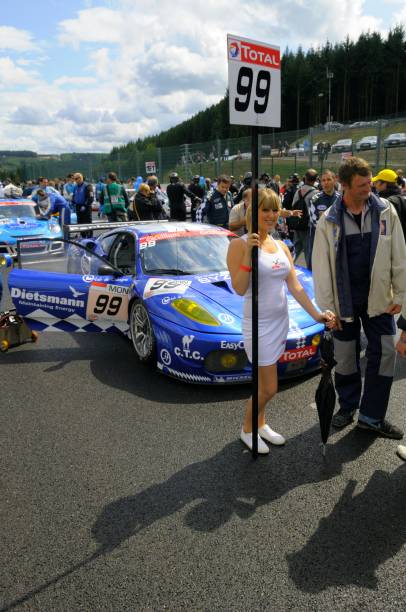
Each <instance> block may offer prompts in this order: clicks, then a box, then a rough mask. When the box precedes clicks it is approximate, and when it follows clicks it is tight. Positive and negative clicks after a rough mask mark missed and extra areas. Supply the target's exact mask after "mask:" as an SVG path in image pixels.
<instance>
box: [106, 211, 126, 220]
mask: <svg viewBox="0 0 406 612" xmlns="http://www.w3.org/2000/svg"><path fill="white" fill-rule="evenodd" d="M106 214H107V219H108V220H109V221H112V222H115V221H128V217H127V213H126V211H125V210H112V211H111V213H106Z"/></svg>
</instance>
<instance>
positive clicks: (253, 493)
mask: <svg viewBox="0 0 406 612" xmlns="http://www.w3.org/2000/svg"><path fill="white" fill-rule="evenodd" d="M365 433H368V432H363V431H361V430H358V431H356V430H352V431H350V432H349V433H348V434H347V435H346V436H345V437H343V438H341V439H340V440H339V441H338V442H337V443H336V444H335V445H331V446H329V449H328V455H327V459H323V457H322V455H321V453H320V452H319V442H320V432H319V427H318V426H314V427H312V428H311V429H308V430H307V431H305V432H304V433H301V434H299V435H298V436H296V437H294V438H292V439H290V440H289V441H288V443H287V444H286V446H285V447H284V448H283V449H282V448H275V447H273V448H272V453H271V455H269V456H266V457H260V458H259V459H258V461H253V460H252V458H251V454H250V453H249V452H243V451H242V445H241V443H240V442H239V441H238V442H232V443H230V444H228V445H227V446H225V447H224V448H223V449H222V450H221V451H220V452H219V453H217V454H216V455H214V457H212V458H210V459H208V460H206V461H202V462H199V463H194V464H192V465H189V466H187V467H185V468H184V469H182V470H180V471H179V472H177V473H176V474H174V475H173V476H171V477H170V478H169V479H168V480H166V481H164V482H162V483H160V484H156V485H153V486H152V487H149V488H147V489H145V490H144V491H141V492H140V493H137V494H136V495H133V496H131V497H124V498H121V499H118V500H117V501H115V502H112V503H110V504H108V505H107V506H106V507H105V508H104V510H103V512H102V513H101V514H100V516H99V517H98V519H97V521H96V523H95V524H94V526H93V528H92V535H93V537H94V538H95V540H96V541H97V543H98V545H99V547H100V549H101V550H103V551H105V552H107V551H112V550H114V549H115V548H116V547H117V546H120V545H121V544H122V543H123V542H125V541H126V540H127V539H128V538H130V537H133V536H135V535H136V534H137V533H139V532H140V531H141V530H142V529H145V528H146V527H149V526H150V525H152V524H153V523H155V522H156V521H159V520H161V519H162V518H164V517H167V516H170V515H171V514H174V513H176V512H178V511H180V510H182V508H184V507H185V506H187V505H189V504H193V503H196V502H197V504H196V505H194V506H193V508H191V509H190V510H189V511H188V512H187V514H186V516H185V519H184V520H185V524H186V525H187V526H188V527H189V528H190V529H193V530H196V531H208V532H209V531H213V530H216V529H219V528H220V527H221V526H222V525H224V524H225V523H226V522H227V521H229V520H230V518H231V517H232V516H233V515H234V514H236V515H237V516H239V517H240V518H241V519H243V520H244V519H247V518H249V517H250V516H251V515H253V514H254V513H255V512H256V510H257V508H259V507H261V506H263V505H265V504H270V503H272V502H273V501H274V500H275V499H278V498H280V497H282V496H283V495H285V494H286V493H288V492H289V491H291V490H293V489H295V488H296V487H301V486H303V485H306V484H310V483H315V482H320V481H325V480H329V479H331V478H333V477H335V476H337V475H339V474H341V472H342V468H343V465H344V464H346V463H348V462H351V461H354V460H356V459H357V458H358V457H360V456H361V455H362V454H363V453H364V452H365V451H366V450H367V449H368V448H369V446H370V445H371V444H372V442H373V441H374V436H371V435H365Z"/></svg>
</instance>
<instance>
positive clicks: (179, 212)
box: [171, 207, 186, 221]
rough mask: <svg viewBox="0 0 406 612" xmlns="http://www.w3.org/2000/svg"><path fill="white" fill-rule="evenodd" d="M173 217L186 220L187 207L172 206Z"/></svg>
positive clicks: (177, 219)
mask: <svg viewBox="0 0 406 612" xmlns="http://www.w3.org/2000/svg"><path fill="white" fill-rule="evenodd" d="M171 219H173V220H175V221H186V207H185V208H171Z"/></svg>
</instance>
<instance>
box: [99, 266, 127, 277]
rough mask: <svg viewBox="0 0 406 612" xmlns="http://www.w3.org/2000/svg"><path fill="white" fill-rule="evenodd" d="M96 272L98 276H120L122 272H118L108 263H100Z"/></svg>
mask: <svg viewBox="0 0 406 612" xmlns="http://www.w3.org/2000/svg"><path fill="white" fill-rule="evenodd" d="M97 274H98V275H99V276H114V277H118V276H122V274H119V273H118V272H117V270H115V269H114V268H112V267H111V266H109V265H108V264H102V265H101V266H100V268H99V269H98V270H97Z"/></svg>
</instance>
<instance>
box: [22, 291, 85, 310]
mask: <svg viewBox="0 0 406 612" xmlns="http://www.w3.org/2000/svg"><path fill="white" fill-rule="evenodd" d="M11 297H12V298H18V299H19V300H20V301H21V303H23V304H25V305H27V306H44V304H46V305H47V307H48V308H51V309H52V308H55V309H60V310H71V309H70V308H69V307H74V308H84V307H85V302H84V301H83V300H79V299H77V298H74V297H71V298H70V297H60V296H59V295H47V294H46V293H40V292H39V291H26V289H19V288H18V287H12V288H11Z"/></svg>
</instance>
